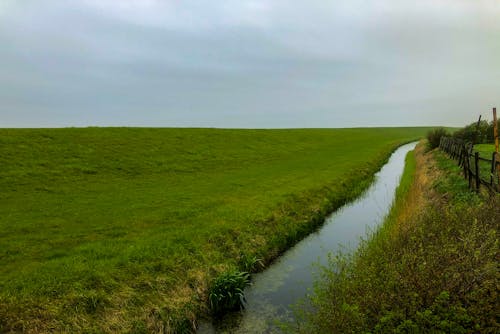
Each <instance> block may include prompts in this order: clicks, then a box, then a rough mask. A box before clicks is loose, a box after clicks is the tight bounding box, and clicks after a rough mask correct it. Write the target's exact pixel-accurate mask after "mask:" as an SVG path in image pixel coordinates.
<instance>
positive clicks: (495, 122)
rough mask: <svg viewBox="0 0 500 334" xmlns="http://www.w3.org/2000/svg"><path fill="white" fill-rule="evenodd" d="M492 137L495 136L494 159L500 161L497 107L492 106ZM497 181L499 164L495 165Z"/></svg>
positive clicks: (499, 170) (499, 179)
mask: <svg viewBox="0 0 500 334" xmlns="http://www.w3.org/2000/svg"><path fill="white" fill-rule="evenodd" d="M493 137H495V152H496V155H497V158H496V161H500V154H499V153H498V120H497V108H493ZM497 173H498V181H499V182H500V165H497Z"/></svg>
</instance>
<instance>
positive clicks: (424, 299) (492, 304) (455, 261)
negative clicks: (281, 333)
mask: <svg viewBox="0 0 500 334" xmlns="http://www.w3.org/2000/svg"><path fill="white" fill-rule="evenodd" d="M499 205H500V197H499V196H497V197H494V198H484V197H480V196H478V195H476V194H475V193H473V192H470V191H469V190H468V187H467V184H466V183H465V181H464V180H463V178H462V176H461V174H460V170H459V169H458V168H457V167H456V165H455V163H454V162H453V161H451V160H449V159H448V158H447V157H446V156H444V154H442V153H441V152H439V151H433V152H430V153H426V152H425V150H424V147H423V146H422V145H419V146H417V150H416V153H415V156H414V157H412V156H411V155H409V156H408V158H407V168H406V170H405V174H404V177H403V180H402V184H401V187H400V188H399V189H398V200H397V201H396V203H395V205H394V207H393V209H392V211H391V213H390V214H389V216H388V218H387V221H386V222H385V224H384V225H383V226H382V228H381V229H380V230H378V231H377V232H375V233H374V234H373V235H372V236H371V237H370V238H368V239H367V240H365V241H364V242H363V243H362V245H361V247H360V248H359V250H358V251H357V252H356V253H355V254H351V255H337V256H335V257H332V258H331V261H330V265H329V266H328V267H327V268H325V270H324V272H323V275H322V277H321V278H320V279H319V280H318V284H317V286H316V287H315V294H314V296H313V297H312V298H311V300H310V303H311V304H312V308H310V310H311V311H310V312H304V313H301V314H299V320H298V322H297V324H296V325H295V326H294V327H293V328H292V329H293V331H295V332H299V333H429V332H433V333H478V332H481V333H494V332H496V331H497V330H498V328H499V327H498V326H499V324H498V322H497V321H498V314H497V313H498V312H497V311H498V306H499V304H498V282H499V273H498V258H499V256H500V253H499V249H498V228H499V225H498V224H499V222H500V210H498V207H499Z"/></svg>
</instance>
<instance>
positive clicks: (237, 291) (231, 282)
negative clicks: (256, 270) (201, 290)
mask: <svg viewBox="0 0 500 334" xmlns="http://www.w3.org/2000/svg"><path fill="white" fill-rule="evenodd" d="M248 285H250V274H249V273H247V272H244V271H238V270H233V271H229V272H225V273H223V274H222V275H220V276H219V277H217V278H216V279H215V280H214V282H213V283H212V287H211V288H210V291H209V294H208V300H209V303H210V309H211V310H212V312H213V314H214V315H216V316H217V315H221V314H223V313H225V312H228V311H234V310H237V309H241V308H243V303H244V302H245V295H244V291H243V290H244V289H245V287H247V286H248Z"/></svg>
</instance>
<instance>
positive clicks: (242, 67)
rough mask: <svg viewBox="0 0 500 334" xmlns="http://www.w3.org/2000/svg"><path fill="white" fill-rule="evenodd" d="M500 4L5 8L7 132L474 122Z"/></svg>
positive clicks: (49, 3)
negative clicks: (74, 128)
mask: <svg viewBox="0 0 500 334" xmlns="http://www.w3.org/2000/svg"><path fill="white" fill-rule="evenodd" d="M494 105H497V106H498V107H500V1H499V0H419V1H415V0H410V1H407V0H377V1H375V0H342V1H340V0H335V1H328V0H307V1H284V0H262V1H261V0H251V1H246V0H238V1H224V0H218V1H213V0H212V1H208V0H196V1H195V0H164V1H160V0H23V1H19V0H0V127H59V126H89V125H98V126H201V127H245V128H248V127H250V128H253V127H270V128H275V127H352V126H384V125H387V126H396V125H398V126H399V125H463V124H465V123H470V122H472V121H474V120H475V119H476V118H477V117H478V115H479V114H480V113H482V114H483V115H485V116H487V117H488V118H491V116H490V114H491V112H490V109H491V107H492V106H494Z"/></svg>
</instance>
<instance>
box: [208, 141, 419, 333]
mask: <svg viewBox="0 0 500 334" xmlns="http://www.w3.org/2000/svg"><path fill="white" fill-rule="evenodd" d="M414 147H415V143H412V144H407V145H404V146H402V147H400V148H399V149H397V150H396V151H395V152H394V153H393V154H392V156H391V158H390V159H389V161H388V163H387V164H386V165H385V166H384V167H383V168H382V169H381V170H380V171H379V172H378V173H377V175H376V179H375V182H374V183H373V184H372V186H371V187H370V188H369V189H368V190H367V191H366V192H365V193H364V194H363V195H361V196H360V197H359V198H358V200H356V201H355V202H352V203H350V204H348V205H346V206H344V207H342V208H341V209H339V210H337V211H336V212H335V213H334V214H332V215H331V216H329V217H328V218H327V219H326V222H325V224H324V225H323V226H322V228H321V229H319V230H318V231H317V232H315V233H313V234H311V235H309V236H308V237H307V238H305V239H304V240H302V241H301V242H300V243H298V244H297V245H296V246H295V247H293V248H292V249H290V250H289V251H287V252H286V253H285V254H284V255H283V256H282V257H280V258H279V259H278V260H277V261H276V262H275V263H274V264H273V265H272V266H271V267H269V268H268V269H266V271H264V272H262V273H260V274H258V275H255V277H254V281H253V285H252V286H251V287H250V288H248V289H247V290H246V298H247V305H246V310H245V311H244V312H242V313H241V314H233V315H230V316H229V317H227V318H226V319H224V320H223V321H222V324H221V328H219V329H218V330H217V331H216V332H219V333H224V332H230V333H265V332H269V331H271V330H272V329H273V327H274V326H273V322H274V321H275V320H276V319H281V320H286V319H287V318H289V319H290V317H291V316H292V314H291V309H290V305H291V304H294V303H296V302H297V300H299V299H300V298H303V297H304V296H306V294H307V291H308V289H310V287H311V286H312V285H313V280H314V277H315V274H316V273H318V271H319V265H324V264H326V263H327V261H328V254H329V253H330V252H336V251H342V250H347V249H353V248H355V247H356V246H357V245H358V243H359V240H360V238H361V237H363V236H365V235H366V232H367V231H369V230H373V229H374V228H375V227H376V226H377V225H378V224H379V223H380V222H381V221H382V220H383V218H384V217H385V215H386V214H387V213H388V211H389V209H390V206H391V203H392V202H393V200H394V195H395V190H396V187H397V185H398V184H399V180H400V178H401V174H402V173H403V169H404V162H405V157H406V154H407V152H408V151H410V150H412V149H413V148H414ZM222 327H224V328H226V329H225V330H224V329H222ZM228 328H229V329H228ZM213 331H214V329H213V328H211V326H209V325H208V324H203V326H202V327H201V328H200V331H199V332H200V333H210V332H213Z"/></svg>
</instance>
